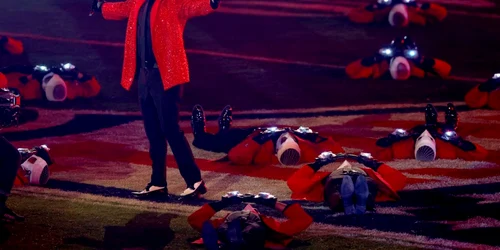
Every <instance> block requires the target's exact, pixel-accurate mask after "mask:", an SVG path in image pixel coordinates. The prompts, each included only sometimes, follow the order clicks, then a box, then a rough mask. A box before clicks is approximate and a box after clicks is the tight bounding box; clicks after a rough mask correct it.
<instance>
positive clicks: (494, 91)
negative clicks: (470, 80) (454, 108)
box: [465, 73, 500, 110]
mask: <svg viewBox="0 0 500 250" xmlns="http://www.w3.org/2000/svg"><path fill="white" fill-rule="evenodd" d="M465 103H466V104H467V106H469V107H471V108H474V109H477V108H484V107H488V108H491V109H494V110H500V73H496V74H494V75H493V77H491V78H490V79H488V80H487V81H486V82H483V83H481V84H478V85H477V86H475V87H474V88H472V89H471V90H469V92H467V94H466V95H465Z"/></svg>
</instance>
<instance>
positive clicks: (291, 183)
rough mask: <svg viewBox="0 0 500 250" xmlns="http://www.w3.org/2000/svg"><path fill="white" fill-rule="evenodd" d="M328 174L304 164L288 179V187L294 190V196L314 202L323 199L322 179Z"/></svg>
mask: <svg viewBox="0 0 500 250" xmlns="http://www.w3.org/2000/svg"><path fill="white" fill-rule="evenodd" d="M328 175H329V173H327V172H314V170H313V169H312V168H311V167H309V166H308V165H304V166H302V167H301V168H300V169H298V170H297V171H295V173H293V175H292V176H290V178H288V180H287V185H288V188H290V190H291V191H292V198H294V199H306V200H309V201H314V202H321V201H323V200H324V197H323V192H324V186H323V183H322V181H323V179H324V178H325V177H327V176H328Z"/></svg>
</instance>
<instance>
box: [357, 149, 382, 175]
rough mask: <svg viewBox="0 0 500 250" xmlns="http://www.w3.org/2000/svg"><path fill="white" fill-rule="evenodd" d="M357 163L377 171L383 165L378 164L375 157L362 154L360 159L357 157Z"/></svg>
mask: <svg viewBox="0 0 500 250" xmlns="http://www.w3.org/2000/svg"><path fill="white" fill-rule="evenodd" d="M357 161H358V162H359V163H361V164H363V165H365V166H366V167H369V168H371V169H373V170H375V171H377V170H378V168H379V167H380V166H381V165H382V163H381V162H378V161H376V160H375V159H373V157H371V154H364V153H361V154H360V155H359V156H358V157H357Z"/></svg>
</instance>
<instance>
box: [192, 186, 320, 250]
mask: <svg viewBox="0 0 500 250" xmlns="http://www.w3.org/2000/svg"><path fill="white" fill-rule="evenodd" d="M242 202H244V203H255V204H260V205H264V206H267V207H270V208H275V209H277V210H278V211H280V212H282V213H283V215H284V216H285V217H286V218H287V219H288V220H286V221H278V220H276V219H273V218H271V217H268V216H266V215H263V214H260V213H259V212H257V210H256V209H254V208H253V207H252V206H251V205H247V206H246V207H245V209H243V210H242V211H236V212H232V213H229V214H227V215H226V216H225V217H224V218H220V219H211V218H212V216H214V215H215V214H216V213H217V212H218V211H220V210H222V209H224V208H226V207H229V206H231V205H234V204H240V203H242ZM188 222H189V224H190V225H191V226H192V227H193V228H194V229H196V230H197V231H199V232H201V233H202V240H198V241H196V242H194V243H195V244H204V245H205V246H206V248H207V249H209V250H215V249H219V243H221V244H223V245H225V246H229V248H230V249H264V248H273V249H276V248H279V249H282V248H284V247H286V246H287V245H288V244H289V243H290V242H291V241H292V239H293V236H295V235H297V234H299V233H300V232H302V231H304V230H306V229H307V228H308V227H309V226H310V225H311V223H312V222H313V219H312V218H311V216H309V215H308V214H307V213H306V212H305V211H304V209H302V207H301V206H300V205H299V204H290V205H286V204H284V203H281V202H278V201H277V199H276V197H274V196H273V195H270V194H268V193H259V194H258V195H251V194H246V195H242V194H240V193H239V192H237V191H235V192H230V193H228V194H226V195H224V196H223V197H222V200H221V201H218V202H212V203H209V204H205V205H203V207H201V208H200V209H199V210H197V211H196V212H194V213H193V214H191V215H190V216H189V217H188Z"/></svg>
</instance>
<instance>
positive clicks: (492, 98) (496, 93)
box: [488, 89, 500, 110]
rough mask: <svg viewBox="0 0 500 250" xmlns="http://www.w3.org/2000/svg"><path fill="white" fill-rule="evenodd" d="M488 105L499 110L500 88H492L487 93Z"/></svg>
mask: <svg viewBox="0 0 500 250" xmlns="http://www.w3.org/2000/svg"><path fill="white" fill-rule="evenodd" d="M488 106H489V107H490V108H491V109H494V110H500V89H496V90H493V91H491V92H490V93H489V97H488Z"/></svg>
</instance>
